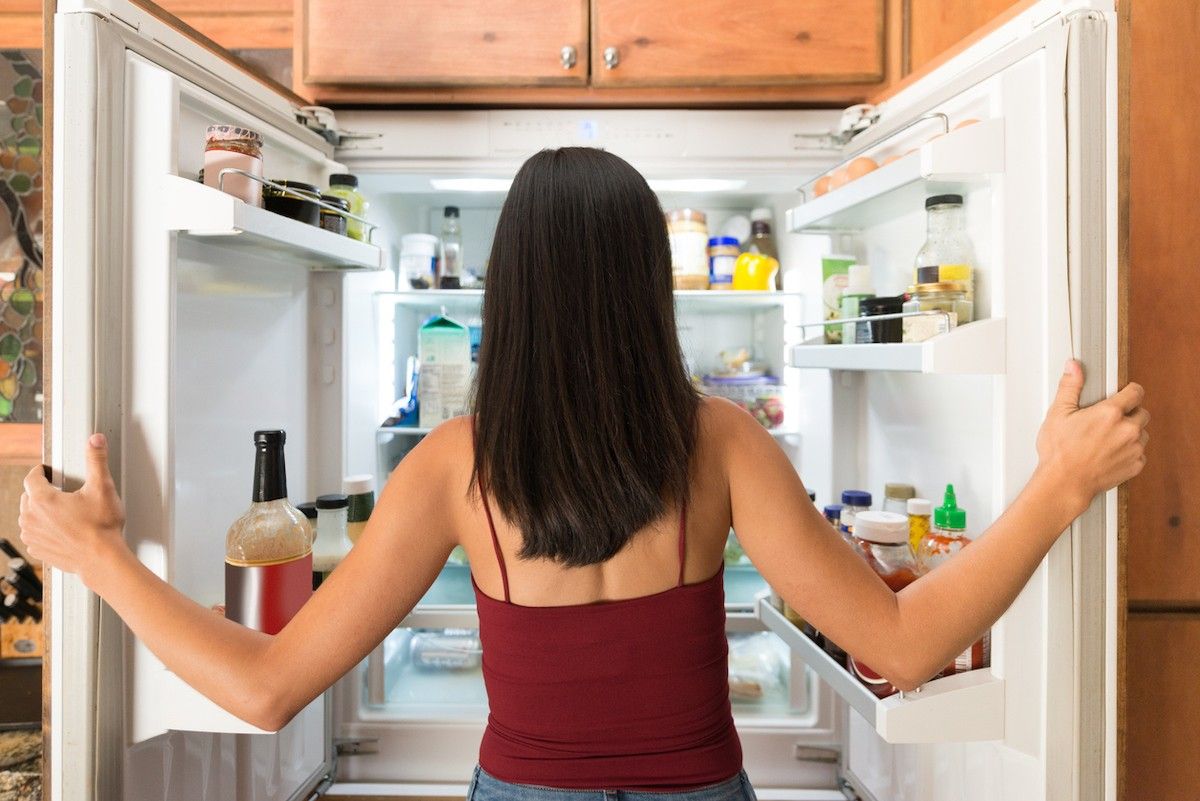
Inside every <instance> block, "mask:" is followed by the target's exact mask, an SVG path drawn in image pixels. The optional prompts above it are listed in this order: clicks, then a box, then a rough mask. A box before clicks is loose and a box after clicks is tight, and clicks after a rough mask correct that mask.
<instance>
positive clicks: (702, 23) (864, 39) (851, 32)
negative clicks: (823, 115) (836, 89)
mask: <svg viewBox="0 0 1200 801" xmlns="http://www.w3.org/2000/svg"><path fill="white" fill-rule="evenodd" d="M883 79H884V3H883V0H807V2H803V3H797V2H794V0H759V2H755V3H747V2H745V0H688V2H679V0H592V83H593V84H594V85H596V86H670V85H687V86H717V85H738V84H741V85H759V86H764V85H772V84H798V83H801V84H802V83H870V82H881V81H882V80H883Z"/></svg>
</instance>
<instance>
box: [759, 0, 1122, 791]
mask: <svg viewBox="0 0 1200 801" xmlns="http://www.w3.org/2000/svg"><path fill="white" fill-rule="evenodd" d="M1116 39H1117V31H1116V17H1115V15H1114V13H1113V10H1112V4H1111V3H1108V4H1105V3H1094V2H1061V1H1058V2H1042V3H1037V4H1034V5H1031V6H1030V7H1029V8H1028V9H1026V10H1024V11H1023V12H1022V13H1021V14H1020V15H1018V16H1017V17H1016V18H1014V20H1013V21H1012V22H1011V23H1010V24H1008V25H1006V26H1004V27H1002V28H1000V29H998V30H997V31H995V32H994V33H992V34H991V35H989V36H988V37H986V38H984V39H982V40H981V41H980V42H979V43H977V44H976V45H973V46H972V47H971V48H970V49H968V50H966V51H964V52H963V53H962V54H961V55H959V56H957V57H955V58H954V59H953V60H951V61H950V62H948V63H947V64H946V65H945V66H943V67H940V68H939V69H938V70H937V71H935V72H933V73H931V74H930V75H928V76H926V77H924V78H923V79H921V80H920V81H918V82H916V83H914V84H913V85H911V86H909V87H906V88H905V89H904V90H902V91H901V92H899V93H898V94H896V95H895V96H893V97H892V98H890V99H889V100H887V101H886V102H885V103H883V104H881V105H880V107H879V108H878V111H879V121H878V122H877V123H876V124H875V125H874V126H872V128H870V129H868V131H866V132H865V133H863V134H861V135H860V136H859V137H857V138H855V139H854V140H852V142H851V144H850V145H849V146H848V147H847V149H846V153H845V156H844V158H845V159H846V160H847V161H849V160H851V159H853V158H854V157H856V156H858V155H860V154H865V155H868V156H870V157H872V158H874V159H875V160H876V161H879V162H881V163H883V162H887V163H884V166H882V167H881V168H880V169H879V170H877V171H876V172H874V173H872V174H870V175H868V176H866V177H864V178H859V179H858V180H857V181H853V182H851V183H850V184H849V185H847V186H845V187H843V188H841V189H837V190H834V191H831V192H829V193H828V194H827V195H823V196H820V197H816V198H815V199H813V200H810V201H809V202H808V203H805V204H802V205H801V206H798V207H796V208H794V209H792V210H791V212H790V213H789V221H790V223H791V228H792V230H793V231H806V232H809V233H820V232H825V233H826V234H827V235H829V236H830V237H835V238H836V237H839V236H846V235H847V234H846V232H851V233H850V234H849V240H847V241H850V242H852V243H853V246H854V247H857V248H859V257H860V258H861V259H863V260H865V261H867V262H869V263H870V264H871V265H872V266H873V268H874V269H873V273H872V277H873V278H874V280H875V283H876V287H877V289H878V290H880V293H881V294H885V293H887V292H888V291H889V290H891V288H892V287H893V286H895V287H897V288H902V287H903V286H904V285H905V284H906V283H908V282H911V280H912V270H913V256H914V255H915V254H916V253H917V251H918V249H919V247H920V246H921V243H922V242H923V241H924V238H925V212H924V209H923V208H922V204H921V202H920V201H921V200H922V199H923V198H924V197H925V196H931V195H937V194H944V193H954V194H961V195H962V196H963V198H964V201H965V203H964V208H965V218H966V228H967V233H968V235H969V236H970V238H971V240H972V242H973V244H974V248H975V257H976V263H975V273H974V279H975V316H976V322H973V323H970V324H969V325H966V326H961V327H959V328H957V329H954V330H952V331H951V332H950V333H948V334H943V335H941V336H939V337H936V338H934V339H931V340H928V341H926V342H923V343H919V344H903V345H888V344H884V345H850V346H846V345H838V346H833V347H829V346H824V345H821V344H819V343H818V342H816V341H813V342H811V343H805V344H803V345H801V346H798V347H797V348H795V349H794V351H793V353H794V355H793V364H796V365H797V366H800V367H804V368H818V367H820V368H824V369H823V370H822V371H820V372H818V371H817V370H815V369H814V370H810V371H809V372H811V373H812V375H813V378H812V382H811V384H810V386H812V387H817V386H821V385H822V384H821V382H825V383H824V384H823V385H824V386H825V387H826V390H825V398H826V400H825V401H824V403H825V404H827V405H828V415H827V417H821V418H820V419H821V422H820V425H830V421H832V425H831V429H832V431H833V436H834V437H835V439H836V440H837V445H838V447H837V449H836V450H835V452H834V457H833V458H832V459H831V460H829V462H828V463H825V464H813V465H809V464H807V463H806V464H805V465H804V466H802V472H803V473H804V474H805V477H806V479H807V480H808V483H809V485H810V486H813V485H814V484H815V485H817V486H820V484H821V481H822V480H824V479H827V480H828V481H829V482H830V483H831V484H832V485H833V486H843V487H845V486H852V485H853V486H859V485H862V486H866V487H867V488H878V487H880V486H882V485H883V484H884V482H887V481H895V480H898V479H899V478H900V477H904V478H905V480H909V481H911V483H913V484H914V485H916V486H917V487H918V489H919V490H920V491H922V492H935V491H940V489H941V488H942V487H944V486H945V484H946V483H947V482H950V481H952V482H953V483H954V484H955V487H956V489H957V490H958V498H959V503H960V506H962V507H964V508H966V509H968V510H969V511H970V514H969V521H968V524H969V527H970V530H971V531H972V532H979V531H982V530H983V529H984V528H986V526H987V525H988V524H989V523H990V521H992V520H994V519H996V518H997V517H998V516H999V515H1000V514H1001V513H1002V512H1003V510H1004V509H1005V508H1006V507H1007V506H1008V505H1009V504H1010V503H1011V502H1012V500H1013V498H1014V497H1015V496H1016V495H1017V493H1018V492H1019V491H1020V490H1021V488H1022V486H1023V485H1024V483H1025V482H1026V481H1027V480H1028V478H1029V475H1030V474H1031V472H1032V471H1033V469H1034V467H1035V465H1036V460H1037V456H1036V452H1035V448H1034V442H1035V438H1036V434H1037V431H1038V428H1039V426H1040V423H1041V420H1042V418H1043V416H1044V413H1045V410H1046V408H1047V407H1048V405H1049V403H1050V401H1051V399H1052V398H1053V395H1054V391H1055V389H1056V386H1057V383H1058V380H1059V377H1060V375H1061V373H1062V365H1063V362H1064V361H1065V360H1066V359H1067V358H1070V357H1075V358H1078V359H1080V360H1081V361H1082V362H1083V364H1084V368H1085V371H1086V375H1087V382H1086V386H1085V391H1084V396H1083V402H1084V403H1085V404H1086V403H1091V402H1095V401H1096V400H1098V399H1100V398H1101V397H1103V396H1104V395H1106V394H1108V393H1111V392H1113V391H1115V389H1116V381H1117V370H1118V366H1119V365H1118V344H1119V342H1118V335H1119V333H1118V325H1117V320H1118V317H1117V309H1118V306H1119V303H1120V298H1121V293H1122V292H1123V291H1124V288H1123V287H1122V286H1121V285H1120V284H1119V283H1118V280H1117V257H1118V228H1117V219H1116V214H1117V208H1118V202H1117V200H1118V196H1117V170H1116V164H1117V161H1116V134H1117V132H1116V127H1117V126H1116V121H1117V92H1116ZM892 157H894V158H895V162H894V163H892V162H891V158H892ZM810 196H811V195H810ZM814 283H815V279H814ZM817 319H819V318H817ZM825 370H829V372H828V373H826V372H825ZM813 411H814V413H819V412H820V404H819V403H818V404H817V405H814V407H813ZM805 436H809V435H808V432H805ZM810 438H811V437H810ZM852 482H853V483H852ZM933 497H934V498H940V497H941V496H940V494H938V495H935V496H933ZM1116 521H1117V515H1116V492H1115V491H1114V492H1109V493H1107V494H1106V495H1105V496H1103V497H1101V498H1098V499H1096V500H1095V502H1094V503H1093V504H1092V506H1091V507H1090V508H1089V509H1088V510H1087V512H1086V513H1085V514H1084V515H1083V516H1081V517H1080V518H1079V519H1078V520H1077V521H1075V523H1073V524H1072V526H1071V528H1070V530H1069V531H1068V532H1067V534H1066V536H1064V537H1062V538H1061V539H1060V540H1059V542H1058V543H1057V544H1056V545H1055V546H1054V548H1053V549H1052V550H1051V552H1050V554H1049V555H1048V557H1047V558H1046V560H1045V561H1044V562H1043V563H1042V565H1041V566H1040V567H1039V568H1038V570H1037V571H1036V573H1035V574H1034V576H1033V578H1032V579H1031V580H1030V582H1029V583H1028V585H1027V586H1026V587H1025V589H1024V590H1023V592H1022V593H1021V595H1020V596H1019V597H1018V598H1017V600H1016V602H1015V603H1014V604H1013V605H1012V607H1011V608H1010V609H1009V610H1008V611H1007V612H1006V613H1005V615H1004V616H1003V617H1002V618H1001V619H1000V621H999V622H998V623H997V625H996V626H995V627H994V628H993V629H992V632H991V637H992V655H991V667H990V668H989V669H985V670H981V671H973V672H970V673H966V674H962V675H958V676H954V677H951V678H947V679H941V680H938V681H934V682H931V683H929V684H928V685H927V686H926V687H925V688H924V689H923V690H922V691H921V692H919V693H916V694H907V695H905V696H893V697H892V698H889V699H886V700H885V701H876V700H874V699H872V698H870V696H869V695H864V694H862V693H861V692H859V689H860V688H859V687H858V685H857V683H855V682H853V680H851V681H849V682H841V683H840V684H839V682H838V680H837V679H838V678H839V675H838V674H836V673H835V671H837V670H840V669H839V668H837V667H836V666H834V665H832V663H830V664H823V663H819V665H820V666H819V667H818V672H822V670H824V671H825V672H826V673H830V674H831V676H832V677H833V678H834V681H832V682H831V683H830V686H833V687H834V688H835V690H836V691H837V692H838V693H839V694H840V695H843V697H844V698H845V699H846V701H847V706H848V707H849V708H848V709H847V710H846V715H847V726H846V731H847V733H848V738H847V741H846V743H845V744H844V746H845V749H846V750H845V752H844V754H843V765H844V772H845V776H846V778H847V779H848V780H849V783H850V785H851V786H852V787H853V788H854V789H855V791H856V792H857V793H858V794H859V795H860V796H861V797H863V798H870V799H877V801H917V800H918V799H920V801H931V800H934V799H936V800H937V801H968V799H969V800H970V801H1016V800H1017V799H1022V800H1027V799H1045V800H1048V799H1054V800H1055V801H1057V800H1058V799H1113V798H1115V771H1116V765H1115V742H1116V734H1115V732H1116V727H1115V720H1116V716H1115V708H1114V705H1115V697H1116V691H1115V659H1116V605H1115V603H1116V578H1115V576H1116V573H1115V571H1116V558H1115V554H1116V550H1115V549H1116V537H1117V523H1116ZM946 614H953V610H952V609H948V610H946ZM767 617H768V619H773V618H772V617H771V616H770V614H769V613H768V615H767ZM777 623H778V622H777ZM801 647H803V644H801ZM814 656H816V655H815V654H814ZM843 673H844V671H843Z"/></svg>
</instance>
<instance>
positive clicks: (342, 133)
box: [296, 106, 383, 147]
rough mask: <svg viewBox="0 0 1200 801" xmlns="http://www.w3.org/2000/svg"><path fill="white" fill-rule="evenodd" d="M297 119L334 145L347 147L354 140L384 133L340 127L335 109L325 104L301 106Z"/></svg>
mask: <svg viewBox="0 0 1200 801" xmlns="http://www.w3.org/2000/svg"><path fill="white" fill-rule="evenodd" d="M296 120H297V121H298V122H299V123H300V124H301V125H303V126H304V127H305V128H308V129H309V130H312V131H316V132H317V133H318V134H320V135H321V138H322V139H324V140H325V141H326V142H328V143H329V144H331V145H333V146H334V147H345V146H346V143H347V142H349V141H352V140H361V139H378V138H379V137H381V136H382V135H383V134H379V133H363V132H360V131H346V130H343V129H342V128H340V127H338V121H337V116H336V115H334V113H333V109H329V108H326V107H325V106H300V108H298V109H297V110H296Z"/></svg>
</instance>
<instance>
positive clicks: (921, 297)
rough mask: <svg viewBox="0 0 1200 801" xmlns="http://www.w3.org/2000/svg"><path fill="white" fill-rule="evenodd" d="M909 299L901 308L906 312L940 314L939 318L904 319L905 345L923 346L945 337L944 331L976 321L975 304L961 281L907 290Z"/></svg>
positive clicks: (944, 282) (925, 285) (967, 286)
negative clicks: (934, 338)
mask: <svg viewBox="0 0 1200 801" xmlns="http://www.w3.org/2000/svg"><path fill="white" fill-rule="evenodd" d="M908 291H909V294H910V296H911V297H910V298H909V300H908V301H907V302H905V304H904V311H905V312H916V311H941V312H947V313H948V315H949V317H948V318H947V317H945V316H942V315H928V316H925V317H905V318H904V341H905V342H924V341H925V340H927V339H929V338H931V337H934V336H937V335H938V334H944V333H945V332H946V331H948V330H950V329H951V328H954V327H955V326H957V325H962V324H963V323H969V322H971V321H973V320H974V319H975V303H974V301H973V300H971V295H970V292H971V290H970V285H969V284H967V283H965V282H962V281H940V282H938V283H933V284H917V285H916V286H913V287H909V290H908Z"/></svg>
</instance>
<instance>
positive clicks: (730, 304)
mask: <svg viewBox="0 0 1200 801" xmlns="http://www.w3.org/2000/svg"><path fill="white" fill-rule="evenodd" d="M378 295H379V297H380V298H391V299H392V300H393V301H394V302H395V304H396V305H397V306H405V307H408V308H413V309H429V310H430V313H436V312H438V311H440V310H441V309H442V308H443V307H444V308H445V309H446V310H447V311H448V312H450V313H451V314H453V313H454V312H455V311H457V312H459V313H460V314H470V313H472V312H473V313H475V314H478V313H479V307H480V304H481V303H482V302H483V290H482V289H407V290H403V291H400V292H380V293H378ZM803 299H804V294H803V293H801V292H751V291H736V292H735V291H732V290H730V291H714V290H708V289H677V290H675V306H676V308H677V309H678V310H680V311H716V312H739V311H756V310H759V309H773V308H778V307H781V306H788V305H796V306H797V307H798V304H799V303H800V302H801V301H802V300H803Z"/></svg>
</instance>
